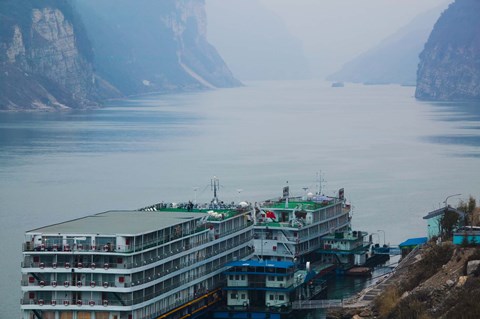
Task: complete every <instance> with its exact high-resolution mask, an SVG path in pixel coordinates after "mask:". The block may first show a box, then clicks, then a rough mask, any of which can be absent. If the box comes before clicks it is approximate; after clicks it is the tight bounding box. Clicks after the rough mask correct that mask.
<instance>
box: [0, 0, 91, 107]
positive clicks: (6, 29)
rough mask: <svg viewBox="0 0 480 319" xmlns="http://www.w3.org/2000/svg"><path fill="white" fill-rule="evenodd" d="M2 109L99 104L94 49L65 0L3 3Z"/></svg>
mask: <svg viewBox="0 0 480 319" xmlns="http://www.w3.org/2000/svg"><path fill="white" fill-rule="evenodd" d="M0 20H1V29H0V30H1V31H0V33H1V37H0V70H1V72H0V83H1V91H0V109H64V108H69V107H86V106H92V105H96V100H97V98H96V94H95V83H94V73H93V67H92V63H91V61H92V58H93V55H92V51H91V48H90V46H89V42H88V39H87V38H86V37H84V36H83V33H82V28H83V27H82V24H81V22H80V21H79V20H78V18H77V16H76V15H75V13H74V11H73V10H72V8H71V6H70V5H69V4H68V2H66V1H61V0H57V1H55V0H49V1H42V2H40V1H33V0H25V1H16V0H3V1H2V3H1V4H0Z"/></svg>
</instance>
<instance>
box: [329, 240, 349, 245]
mask: <svg viewBox="0 0 480 319" xmlns="http://www.w3.org/2000/svg"><path fill="white" fill-rule="evenodd" d="M336 243H340V244H342V245H346V244H347V242H346V241H343V240H342V241H335V240H325V244H336Z"/></svg>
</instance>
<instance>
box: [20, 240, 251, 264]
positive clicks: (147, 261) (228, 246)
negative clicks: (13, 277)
mask: <svg viewBox="0 0 480 319" xmlns="http://www.w3.org/2000/svg"><path fill="white" fill-rule="evenodd" d="M248 241H250V238H247V237H246V238H243V239H241V238H238V239H235V240H234V241H232V242H230V243H226V244H225V245H224V246H222V247H221V248H220V249H218V250H217V251H212V252H207V253H205V254H204V255H202V256H201V257H200V259H196V260H195V261H189V262H188V265H191V264H193V263H195V262H198V261H199V260H204V259H207V258H210V257H212V256H215V255H216V254H218V253H221V252H224V251H227V250H229V249H232V248H234V247H236V246H238V245H241V244H244V243H246V242H248ZM207 242H208V240H206V241H205V242H204V243H207ZM177 253H178V252H177V251H170V252H169V253H168V252H167V253H164V254H161V255H158V256H156V258H149V259H143V260H140V261H135V262H131V263H127V262H125V263H123V262H122V263H98V262H97V263H94V262H93V263H92V262H90V263H87V262H84V263H78V262H77V263H70V262H61V263H57V262H41V261H38V262H33V261H31V260H29V261H23V262H22V263H21V266H22V268H40V269H42V268H53V269H56V268H65V269H70V268H72V269H73V268H75V269H77V270H78V269H82V268H86V269H88V268H90V269H91V270H95V269H99V270H101V269H103V270H109V269H132V268H137V267H140V266H145V265H149V264H152V263H154V262H157V261H159V260H161V259H164V258H168V257H170V256H172V255H175V254H177ZM184 264H185V263H184Z"/></svg>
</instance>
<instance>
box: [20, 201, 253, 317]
mask: <svg viewBox="0 0 480 319" xmlns="http://www.w3.org/2000/svg"><path fill="white" fill-rule="evenodd" d="M152 210H157V211H108V212H104V213H100V214H95V215H91V216H86V217H83V218H79V219H74V220H70V221H66V222H62V223H58V224H54V225H50V226H45V227H41V228H38V229H34V230H30V231H27V232H26V234H25V241H24V243H23V261H22V265H21V272H22V281H21V290H22V297H21V310H22V318H23V319H33V318H41V319H151V318H165V319H166V318H186V317H187V316H188V318H195V317H198V316H199V315H201V314H202V313H204V312H205V311H207V310H208V308H209V306H211V305H213V304H215V303H217V302H218V301H219V300H220V298H221V292H220V291H219V288H220V287H222V286H223V285H224V280H223V278H224V276H223V275H222V273H223V272H224V271H225V270H227V266H226V265H227V264H228V263H229V262H232V261H236V260H244V259H249V258H251V257H252V255H253V247H252V237H253V221H252V220H253V218H252V217H251V208H250V207H238V208H235V209H215V210H211V209H208V210H200V209H197V207H194V206H193V205H190V204H189V205H184V206H182V207H180V206H177V205H164V206H163V205H160V206H155V207H153V209H152Z"/></svg>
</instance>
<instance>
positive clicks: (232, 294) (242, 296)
mask: <svg viewBox="0 0 480 319" xmlns="http://www.w3.org/2000/svg"><path fill="white" fill-rule="evenodd" d="M230 298H231V299H237V298H238V294H236V293H231V294H230ZM238 299H243V300H245V299H247V295H245V294H241V295H240V298H238Z"/></svg>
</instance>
